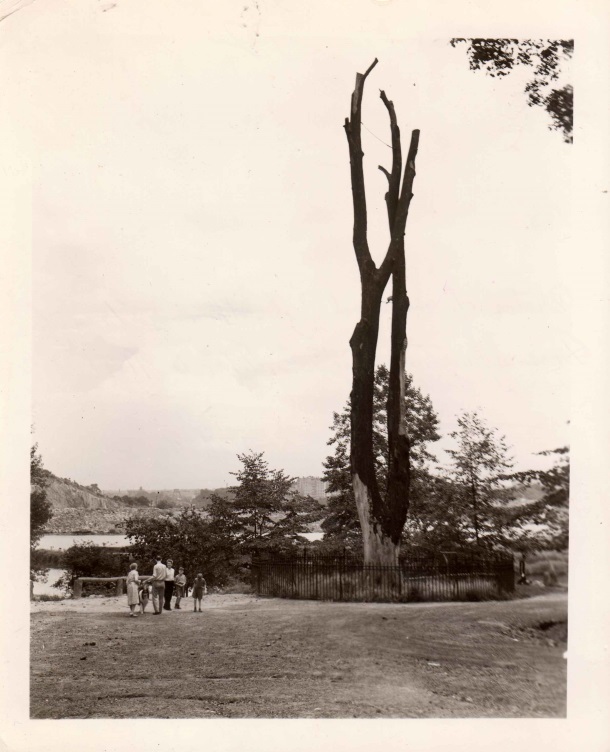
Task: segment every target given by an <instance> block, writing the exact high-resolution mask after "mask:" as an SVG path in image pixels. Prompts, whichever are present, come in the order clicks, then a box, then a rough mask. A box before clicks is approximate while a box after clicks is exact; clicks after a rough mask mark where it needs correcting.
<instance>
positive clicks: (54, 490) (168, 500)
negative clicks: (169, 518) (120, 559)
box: [45, 472, 326, 533]
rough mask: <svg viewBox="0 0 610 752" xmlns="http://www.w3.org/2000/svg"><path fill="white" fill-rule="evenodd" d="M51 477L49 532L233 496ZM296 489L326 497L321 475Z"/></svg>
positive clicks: (222, 491)
mask: <svg viewBox="0 0 610 752" xmlns="http://www.w3.org/2000/svg"><path fill="white" fill-rule="evenodd" d="M47 477H48V481H49V484H48V486H47V498H48V499H49V501H50V502H51V506H52V508H53V517H52V518H51V519H50V520H49V522H48V523H47V525H46V526H45V530H46V532H47V533H112V532H114V531H115V530H119V529H120V528H119V524H120V522H121V521H122V520H124V519H125V518H126V517H130V516H132V515H134V514H138V515H143V516H146V517H156V516H159V515H162V514H167V511H168V510H170V511H171V510H179V509H182V508H184V507H188V506H194V507H197V508H199V509H207V508H208V507H209V505H210V502H211V496H212V494H217V495H218V496H221V497H225V498H226V497H227V496H230V495H231V491H229V490H228V489H227V488H216V489H207V488H203V489H183V488H174V489H162V490H146V489H144V488H138V489H119V490H101V489H100V488H99V487H98V486H97V484H95V483H93V484H92V485H90V486H83V485H82V484H80V483H77V482H76V481H74V480H72V479H71V478H58V477H57V476H56V475H53V473H51V472H47ZM293 489H294V490H295V491H297V492H298V493H300V494H303V495H309V496H312V497H313V498H314V499H318V500H319V501H322V502H323V501H325V500H326V493H325V485H324V483H323V481H322V480H321V479H320V478H315V477H313V476H309V477H305V478H298V479H297V481H296V483H295V484H294V486H293Z"/></svg>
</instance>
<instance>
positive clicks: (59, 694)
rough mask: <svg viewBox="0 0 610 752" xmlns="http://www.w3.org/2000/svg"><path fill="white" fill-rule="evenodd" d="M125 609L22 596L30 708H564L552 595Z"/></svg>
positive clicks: (243, 599) (348, 713)
mask: <svg viewBox="0 0 610 752" xmlns="http://www.w3.org/2000/svg"><path fill="white" fill-rule="evenodd" d="M62 603H63V605H62ZM189 606H190V604H189ZM127 613H128V612H127V607H126V602H125V598H86V599H83V600H82V601H63V602H61V603H57V602H56V603H51V602H50V603H34V604H32V632H31V709H30V712H31V716H32V717H33V718H109V717H111V718H140V717H154V718H218V717H232V718H240V717H241V718H353V717H356V718H371V717H377V718H379V717H385V718H390V717H391V718H447V717H454V718H459V717H462V718H464V717H498V718H508V717H513V718H514V717H564V716H565V713H566V663H567V661H566V660H564V658H563V653H564V650H565V649H566V645H565V642H564V640H565V635H566V627H565V624H566V619H567V597H566V595H565V594H551V595H546V596H539V597H536V598H530V599H524V600H517V601H505V602H484V603H445V604H441V603H420V604H415V603H412V604H372V603H324V602H315V601H289V600H278V599H259V598H255V597H253V596H245V595H211V596H209V597H208V598H207V599H206V601H205V602H204V611H203V613H193V612H192V611H191V610H188V611H187V610H183V611H172V612H170V613H168V612H164V613H163V615H162V616H158V617H157V616H152V614H151V613H150V612H149V613H148V614H147V615H146V616H144V617H139V618H137V619H132V618H129V617H128V616H127ZM541 625H542V628H541Z"/></svg>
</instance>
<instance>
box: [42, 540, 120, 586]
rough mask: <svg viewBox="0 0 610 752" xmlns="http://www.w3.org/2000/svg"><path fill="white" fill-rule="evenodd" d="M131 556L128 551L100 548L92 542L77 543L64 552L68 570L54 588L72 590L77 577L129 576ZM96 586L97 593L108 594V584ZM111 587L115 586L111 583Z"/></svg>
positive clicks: (65, 565) (64, 563)
mask: <svg viewBox="0 0 610 752" xmlns="http://www.w3.org/2000/svg"><path fill="white" fill-rule="evenodd" d="M129 560H130V555H129V553H128V552H126V551H120V550H118V551H117V550H116V549H111V548H107V547H106V546H98V545H96V544H95V543H93V542H91V541H86V542H84V543H77V544H76V545H74V546H71V547H70V548H68V549H67V550H66V551H65V552H64V562H63V566H64V567H65V569H66V570H67V572H66V574H65V575H63V577H60V579H59V580H58V581H57V582H56V583H54V587H58V588H62V589H63V590H70V589H71V588H72V584H73V583H74V580H75V579H76V578H77V577H118V576H121V575H125V574H127V570H128V569H129ZM99 586H100V587H99V588H98V587H97V585H96V586H95V590H96V592H97V591H98V590H100V589H101V591H102V592H104V593H105V592H107V590H108V587H107V585H106V583H99ZM111 587H112V588H114V585H112V583H111Z"/></svg>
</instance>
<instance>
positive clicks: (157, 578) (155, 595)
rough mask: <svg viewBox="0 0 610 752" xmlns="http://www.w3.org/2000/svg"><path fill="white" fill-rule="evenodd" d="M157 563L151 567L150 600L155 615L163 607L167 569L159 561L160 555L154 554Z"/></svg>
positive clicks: (158, 613) (159, 612)
mask: <svg viewBox="0 0 610 752" xmlns="http://www.w3.org/2000/svg"><path fill="white" fill-rule="evenodd" d="M155 559H156V561H157V563H156V564H155V566H154V567H153V576H152V580H151V582H152V602H153V610H154V613H155V615H160V614H161V609H162V608H163V598H164V595H165V575H166V574H167V570H166V568H165V564H164V563H163V562H162V561H161V557H160V556H155Z"/></svg>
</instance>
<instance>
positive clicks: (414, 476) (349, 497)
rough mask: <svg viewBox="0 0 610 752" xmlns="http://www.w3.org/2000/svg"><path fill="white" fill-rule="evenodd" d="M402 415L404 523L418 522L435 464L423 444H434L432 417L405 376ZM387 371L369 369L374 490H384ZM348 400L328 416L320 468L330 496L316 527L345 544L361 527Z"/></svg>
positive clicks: (425, 400)
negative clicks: (406, 485)
mask: <svg viewBox="0 0 610 752" xmlns="http://www.w3.org/2000/svg"><path fill="white" fill-rule="evenodd" d="M404 381H405V396H404V402H405V412H406V425H407V428H408V431H409V438H410V446H409V457H410V464H411V493H410V501H411V512H410V515H409V519H418V518H419V517H420V516H421V515H422V514H423V513H424V510H425V509H426V501H425V500H426V499H427V497H428V495H429V488H428V487H429V485H430V482H431V481H430V475H429V468H430V465H431V463H433V462H434V461H435V457H434V456H433V455H432V454H431V453H430V451H429V449H428V445H429V444H430V443H431V442H434V441H438V440H439V438H440V436H439V434H438V424H439V421H438V415H437V414H436V412H435V410H434V408H433V406H432V401H431V399H430V397H429V396H428V395H424V394H423V393H422V392H421V390H420V389H419V388H417V387H416V386H414V385H413V377H412V376H411V374H409V373H405V379H404ZM388 385H389V371H388V369H387V367H386V366H385V365H383V364H382V365H380V366H378V367H377V369H376V371H375V390H374V393H373V450H374V459H375V472H376V475H377V479H378V484H379V488H380V491H381V492H382V493H384V492H385V490H386V488H387V477H388V452H389V447H388V432H387V397H388ZM350 429H351V426H350V402H349V400H348V402H347V404H346V405H345V407H344V408H343V411H342V412H341V413H334V415H333V425H332V428H331V430H332V431H333V435H332V436H331V438H330V439H329V441H328V445H329V446H333V447H334V454H332V455H330V456H328V457H327V458H326V460H325V462H324V463H323V464H324V476H323V477H324V480H325V481H326V483H327V484H328V486H327V491H328V493H329V495H330V497H329V502H328V507H327V513H326V516H325V519H324V521H323V523H322V529H323V530H324V532H325V534H326V536H327V537H328V538H333V537H336V538H339V539H341V540H344V541H345V542H347V541H352V542H355V541H358V540H361V528H360V522H359V519H358V513H357V509H356V501H355V498H354V491H353V487H352V478H351V472H350V438H351V430H350Z"/></svg>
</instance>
